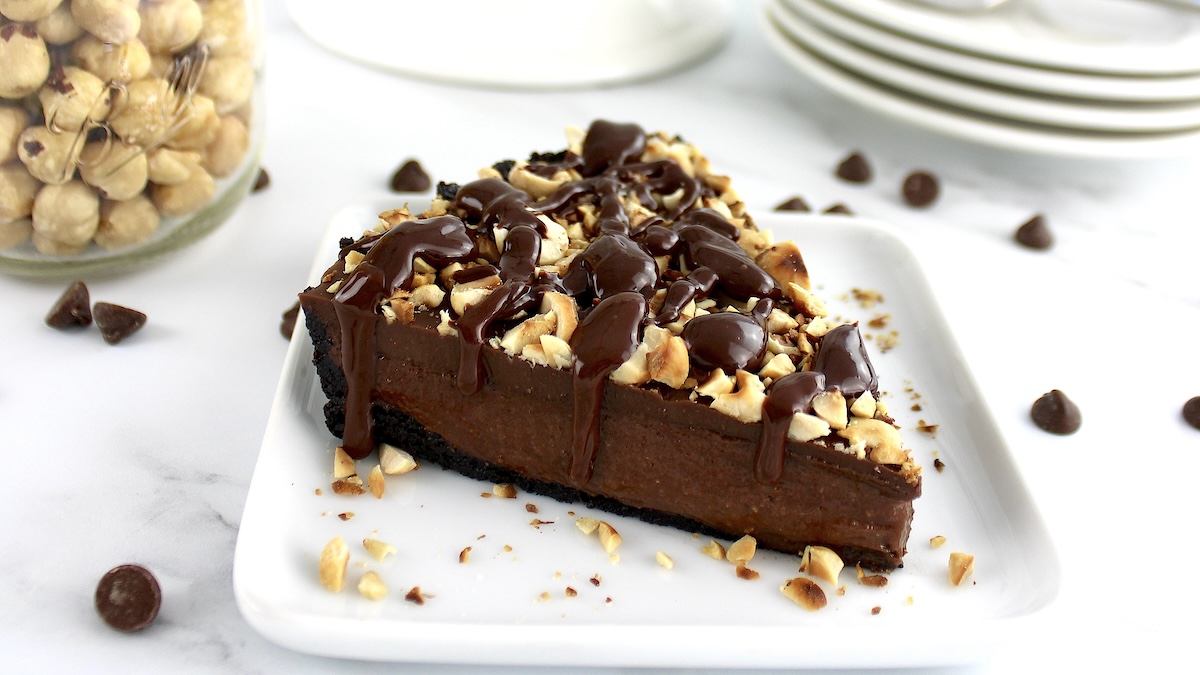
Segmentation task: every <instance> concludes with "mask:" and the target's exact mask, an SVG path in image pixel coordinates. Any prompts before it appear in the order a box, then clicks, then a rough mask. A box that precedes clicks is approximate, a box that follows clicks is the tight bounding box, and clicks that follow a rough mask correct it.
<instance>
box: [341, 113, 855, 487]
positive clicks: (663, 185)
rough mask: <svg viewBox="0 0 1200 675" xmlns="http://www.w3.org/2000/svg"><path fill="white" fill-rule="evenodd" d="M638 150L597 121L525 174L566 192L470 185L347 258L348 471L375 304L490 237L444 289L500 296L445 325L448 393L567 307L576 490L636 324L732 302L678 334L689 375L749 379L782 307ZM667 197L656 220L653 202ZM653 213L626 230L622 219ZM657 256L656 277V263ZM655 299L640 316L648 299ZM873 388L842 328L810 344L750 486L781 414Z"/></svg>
mask: <svg viewBox="0 0 1200 675" xmlns="http://www.w3.org/2000/svg"><path fill="white" fill-rule="evenodd" d="M645 149H646V135H645V133H644V132H643V130H642V129H641V128H640V127H639V126H637V125H635V124H617V123H612V122H607V121H603V120H598V121H596V122H593V123H592V125H591V126H590V127H589V129H588V131H587V135H586V137H585V139H584V141H583V144H582V156H578V155H575V154H573V153H571V152H565V153H561V154H559V155H554V156H552V159H547V158H546V157H544V156H539V157H538V162H536V163H531V164H529V165H528V166H529V168H530V170H531V171H535V172H536V173H537V174H538V175H541V176H546V177H550V176H554V175H556V174H557V173H559V172H561V171H564V170H566V171H573V172H575V173H576V174H577V175H579V176H580V178H579V179H578V180H572V181H568V182H565V183H563V184H562V186H561V187H559V188H558V189H557V190H556V191H554V192H553V193H552V194H551V195H550V196H549V197H546V198H545V199H542V200H540V201H538V200H535V199H534V198H533V197H531V196H530V195H529V194H528V193H526V192H525V191H523V190H521V189H519V188H517V187H515V186H513V185H512V184H510V183H508V182H507V181H506V180H505V179H502V178H484V179H481V180H477V181H474V182H471V183H468V184H466V185H463V186H462V187H460V188H459V189H458V191H457V193H456V194H454V197H453V207H454V211H453V212H456V213H458V214H459V216H453V215H446V216H438V217H433V218H427V219H420V220H413V221H408V222H403V223H400V224H398V225H396V226H394V227H392V228H391V229H390V230H388V231H387V232H385V233H383V234H381V235H373V236H370V237H367V238H364V239H363V240H361V241H359V242H357V243H355V244H352V245H351V247H350V248H351V249H355V250H358V251H359V252H361V253H363V254H364V258H363V260H362V261H361V262H360V263H359V264H358V266H357V267H356V268H355V269H354V271H353V272H352V273H351V274H350V275H349V276H348V277H347V278H346V279H345V280H344V282H343V283H342V285H341V286H340V290H338V291H337V293H336V295H335V297H334V303H335V309H336V311H337V315H338V319H339V321H340V322H341V327H342V344H343V368H344V370H345V373H346V380H347V394H346V419H345V431H344V434H343V447H344V449H345V450H346V452H347V453H349V454H350V455H351V456H352V457H356V458H360V457H365V456H366V455H367V454H369V453H370V452H371V451H372V450H373V447H374V441H373V434H372V421H371V410H370V406H371V390H372V388H373V387H374V384H375V382H374V378H375V372H374V364H373V358H374V353H375V350H374V346H375V343H374V331H375V324H376V316H375V314H376V313H377V312H378V311H379V309H378V308H379V306H380V304H381V302H383V301H384V300H386V299H387V298H389V297H390V296H391V295H392V294H393V293H395V292H396V291H397V290H398V289H404V288H406V287H407V286H408V285H409V284H410V283H411V280H412V277H413V271H414V266H415V261H416V259H417V258H421V259H423V260H424V261H425V262H427V263H429V264H430V265H433V266H435V267H439V268H440V267H443V266H445V265H449V264H451V263H455V262H459V263H471V262H475V261H477V260H480V259H481V249H482V247H481V246H480V245H479V243H478V242H479V241H480V240H481V238H485V237H486V238H492V237H494V236H495V230H497V229H503V230H505V236H504V244H503V250H502V251H500V255H499V260H498V262H496V263H495V264H494V265H491V264H486V263H485V264H479V265H477V266H476V267H471V268H467V269H464V270H460V271H459V272H456V273H455V274H454V279H455V281H456V282H458V283H462V282H466V281H470V280H474V279H481V278H485V277H488V276H492V275H498V276H499V278H500V285H499V286H498V287H496V288H495V289H494V290H492V291H491V293H490V294H488V295H487V296H486V297H485V298H484V299H483V300H482V301H480V302H479V303H477V304H474V305H471V306H469V307H468V308H467V309H466V310H465V311H464V312H463V313H462V315H461V316H459V317H458V319H457V320H456V321H455V325H456V326H457V328H458V335H459V366H458V374H457V381H458V388H459V390H460V391H461V392H462V393H463V394H464V395H471V394H473V393H475V392H477V391H479V390H480V389H481V388H482V387H484V386H485V385H486V383H487V379H488V374H487V372H486V368H485V365H484V361H483V352H482V350H483V346H484V344H486V342H487V340H488V339H489V338H490V337H492V336H493V335H496V334H497V333H498V330H499V328H498V327H500V326H504V325H506V324H507V325H511V322H512V321H513V320H515V319H517V318H518V317H519V316H524V314H522V313H524V312H527V311H529V310H531V309H535V308H537V307H538V306H539V305H540V304H541V302H542V296H543V295H544V294H545V293H547V292H555V293H563V294H566V295H569V296H571V297H573V298H574V299H575V302H576V305H577V307H578V308H579V314H580V321H579V324H578V326H577V328H576V329H575V331H574V333H573V334H572V336H571V338H570V346H571V350H572V353H573V354H574V366H573V382H574V385H573V395H574V413H573V419H572V429H573V432H572V447H571V448H569V449H565V450H569V455H568V459H569V469H568V476H569V480H570V481H571V482H572V483H573V484H574V485H575V486H576V487H580V488H582V487H584V486H586V485H587V483H588V482H589V481H590V480H591V477H592V474H593V466H594V462H595V459H596V453H597V449H598V448H599V436H600V426H601V424H600V422H601V413H602V410H601V407H602V400H603V393H604V387H605V384H606V382H607V380H608V377H609V375H610V374H611V373H612V372H613V371H614V370H616V369H617V368H618V367H620V366H621V365H622V364H623V363H625V362H626V361H627V360H629V358H630V357H631V356H632V355H633V353H634V352H635V350H636V348H637V346H638V345H639V344H640V342H641V340H642V337H643V331H644V330H645V327H646V326H648V325H652V324H654V325H659V326H666V325H668V324H671V323H673V322H675V321H677V320H678V319H679V317H680V315H681V312H682V310H683V309H684V308H685V307H687V306H688V305H689V304H690V303H691V302H693V301H700V300H703V299H705V298H707V297H710V296H714V295H716V296H719V298H720V299H722V300H724V301H727V302H729V301H736V302H740V303H744V304H745V305H746V306H747V307H748V310H747V311H746V312H744V313H743V312H736V311H725V312H716V313H712V314H705V315H702V316H697V317H695V318H692V319H691V320H689V321H687V322H686V323H685V324H684V326H683V330H682V333H681V335H680V337H682V339H683V341H684V343H685V344H686V346H687V350H688V357H689V360H690V364H691V366H692V367H693V368H694V369H695V370H696V371H697V372H699V373H702V374H708V373H712V372H713V371H715V370H718V369H719V370H721V371H724V372H725V373H728V374H733V373H735V372H736V371H739V370H745V371H750V372H755V371H757V370H758V369H759V368H760V367H761V365H762V364H763V361H764V358H765V356H766V354H767V344H768V332H767V330H766V327H765V326H766V319H767V316H768V315H769V314H770V313H771V312H772V310H773V309H774V308H775V307H776V306H777V304H778V303H781V302H788V301H787V300H786V299H785V298H784V294H783V292H782V290H781V288H780V286H779V284H778V283H777V282H776V280H775V279H773V278H772V277H771V275H770V274H768V273H767V272H766V271H765V270H763V269H762V268H761V267H759V266H758V265H757V264H755V262H754V261H753V260H752V259H751V258H750V256H749V255H748V254H747V253H746V252H745V251H744V250H743V249H742V248H741V246H739V245H738V243H737V242H738V238H739V235H740V231H739V229H738V227H737V226H735V225H734V224H733V223H731V222H729V221H728V220H727V219H726V218H725V217H724V216H723V215H722V214H721V213H719V212H717V211H714V210H712V209H708V208H702V207H700V206H698V204H699V203H700V198H701V197H704V196H713V193H712V190H711V188H709V187H708V186H706V185H705V183H704V182H703V181H701V180H698V179H696V178H694V177H692V176H690V175H688V173H687V172H686V171H684V170H683V168H682V167H681V166H680V164H679V163H678V162H676V161H674V160H669V159H664V160H658V161H642V157H643V155H644V153H645ZM666 195H672V196H678V197H679V199H678V201H677V203H676V205H675V206H672V207H668V206H667V205H666V204H665V203H664V202H665V201H666V200H665V199H664V196H666ZM630 203H633V204H637V205H641V206H642V207H645V209H648V210H649V211H651V212H654V213H657V214H660V215H656V216H652V217H648V218H645V219H644V220H642V221H641V222H639V223H638V224H637V225H636V226H635V225H634V224H633V222H632V221H631V218H630V214H629V213H628V211H627V205H628V204H630ZM585 205H586V206H587V208H589V209H594V212H595V215H596V223H595V233H594V238H593V239H592V240H591V242H590V243H589V244H588V245H587V247H586V248H584V249H583V250H582V251H579V252H578V253H577V254H576V255H575V257H574V258H573V259H572V260H571V262H570V264H569V266H568V267H567V269H566V271H565V273H564V274H563V275H562V277H561V278H560V277H559V276H558V275H557V274H555V273H554V272H553V271H547V270H546V269H543V268H540V267H539V266H538V265H539V259H540V257H541V250H542V241H543V238H544V237H546V236H547V221H548V220H550V219H554V218H556V217H558V218H560V219H562V218H567V217H568V216H571V215H573V214H575V212H576V211H578V210H579V209H580V208H582V207H584V206H585ZM664 256H665V257H667V258H668V260H669V264H668V265H667V271H666V272H663V273H660V268H659V262H658V261H657V260H656V258H661V257H664ZM660 290H663V291H665V293H664V296H663V298H662V303H661V307H660V308H659V310H658V311H657V312H655V313H653V314H654V315H653V316H651V314H652V311H651V302H650V301H651V299H653V298H654V296H655V294H656V293H657V292H658V291H660ZM876 386H877V384H876V380H875V373H874V370H873V368H872V366H871V364H870V361H869V360H868V359H867V355H866V351H865V348H864V346H863V342H862V338H861V335H860V334H859V332H858V329H857V327H856V326H852V325H851V326H840V327H838V328H834V329H832V330H830V331H829V333H828V334H827V335H826V336H825V337H824V338H823V340H822V342H821V345H820V348H819V350H818V352H817V355H816V358H815V359H814V361H813V367H812V370H811V371H806V372H798V373H794V374H792V375H787V376H784V377H782V378H780V379H778V380H777V381H775V382H774V383H773V384H772V386H771V388H770V390H769V392H768V395H767V399H766V402H765V403H764V406H763V428H762V433H761V437H760V442H759V447H758V450H757V452H756V456H755V460H754V473H755V476H756V477H757V478H758V480H760V481H762V482H765V483H774V482H777V481H778V480H779V479H780V477H781V476H782V474H783V468H784V463H785V462H784V460H785V447H786V444H787V433H788V426H789V424H790V421H791V418H792V415H793V413H796V412H805V411H807V410H809V409H811V405H812V400H813V399H814V398H815V397H816V396H817V395H818V394H820V393H821V392H823V391H826V390H827V389H832V388H837V389H839V390H840V391H841V392H842V393H843V394H845V395H847V396H853V395H857V394H861V393H862V392H864V391H868V390H869V391H874V390H875V388H876Z"/></svg>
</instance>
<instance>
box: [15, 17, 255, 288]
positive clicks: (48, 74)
mask: <svg viewBox="0 0 1200 675" xmlns="http://www.w3.org/2000/svg"><path fill="white" fill-rule="evenodd" d="M0 17H2V19H0V271H6V272H11V273H16V274H23V275H31V276H55V275H64V274H80V273H83V272H88V271H95V270H99V269H108V268H114V267H120V266H126V265H130V264H133V263H137V262H141V261H144V260H147V259H149V258H151V257H154V256H157V255H160V254H162V253H166V252H168V251H172V250H175V249H177V248H179V247H181V246H184V245H186V244H188V243H190V242H193V241H195V240H197V239H198V238H200V237H201V236H203V235H205V234H207V233H209V232H211V231H212V230H213V229H215V228H216V227H217V226H218V225H220V224H221V223H222V222H224V221H225V220H226V219H227V218H228V217H229V216H230V215H231V214H232V213H233V211H234V209H235V208H236V207H237V205H238V204H239V203H240V202H241V200H242V199H243V198H244V197H245V196H246V194H247V193H248V192H249V190H250V188H251V187H252V186H253V184H254V181H255V179H256V177H257V175H258V160H259V152H260V149H261V145H262V138H263V133H262V120H263V115H262V112H263V111H262V105H261V101H262V97H261V92H262V78H261V70H262V60H263V57H262V39H261V35H262V31H261V25H260V22H261V7H260V6H259V5H258V4H257V0H154V1H150V0H142V1H141V2H138V1H137V0H0Z"/></svg>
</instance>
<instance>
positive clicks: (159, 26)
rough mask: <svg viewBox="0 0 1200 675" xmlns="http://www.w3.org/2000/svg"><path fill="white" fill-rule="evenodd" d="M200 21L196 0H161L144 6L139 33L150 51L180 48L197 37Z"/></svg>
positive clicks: (167, 50)
mask: <svg viewBox="0 0 1200 675" xmlns="http://www.w3.org/2000/svg"><path fill="white" fill-rule="evenodd" d="M201 25H202V17H201V14H200V5H198V4H196V2H195V0H162V1H161V2H153V3H148V4H146V5H145V6H143V7H142V27H141V29H140V30H139V31H138V37H139V38H141V40H142V42H144V43H145V44H146V48H147V49H149V50H150V51H151V52H158V53H163V52H177V51H179V50H181V49H183V48H184V47H187V46H188V45H190V44H192V43H193V42H195V41H196V38H197V37H198V36H199V35H200V27H201Z"/></svg>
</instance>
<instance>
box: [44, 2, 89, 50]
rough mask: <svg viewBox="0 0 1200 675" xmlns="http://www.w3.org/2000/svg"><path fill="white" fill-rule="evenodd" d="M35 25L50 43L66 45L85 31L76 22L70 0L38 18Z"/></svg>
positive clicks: (47, 42)
mask: <svg viewBox="0 0 1200 675" xmlns="http://www.w3.org/2000/svg"><path fill="white" fill-rule="evenodd" d="M33 26H34V28H36V29H37V32H38V35H41V36H42V39H43V40H45V41H46V44H48V45H65V44H67V43H69V42H71V41H73V40H76V39H78V38H79V36H81V35H83V33H84V31H83V29H82V28H80V27H79V24H77V23H75V17H73V16H71V3H69V2H63V3H62V4H60V5H59V6H58V7H56V8H54V11H53V12H50V13H49V14H47V15H46V16H43V17H42V18H40V19H38V20H37V23H35V24H33Z"/></svg>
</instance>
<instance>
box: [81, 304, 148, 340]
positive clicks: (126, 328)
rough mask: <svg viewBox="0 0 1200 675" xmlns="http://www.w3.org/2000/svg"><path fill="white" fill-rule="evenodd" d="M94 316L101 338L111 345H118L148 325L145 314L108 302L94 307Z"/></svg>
mask: <svg viewBox="0 0 1200 675" xmlns="http://www.w3.org/2000/svg"><path fill="white" fill-rule="evenodd" d="M92 315H93V316H94V317H95V319H96V325H97V326H99V328H100V336H101V337H103V338H104V341H105V342H107V343H108V344H110V345H115V344H117V343H118V342H120V341H121V340H124V339H125V338H127V337H129V336H130V335H132V334H134V333H136V332H137V331H138V329H140V328H141V327H142V326H144V325H146V315H145V314H143V313H141V312H139V311H137V310H136V309H130V308H128V307H122V306H121V305H114V304H112V303H108V302H97V303H96V304H95V305H93V306H92Z"/></svg>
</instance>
